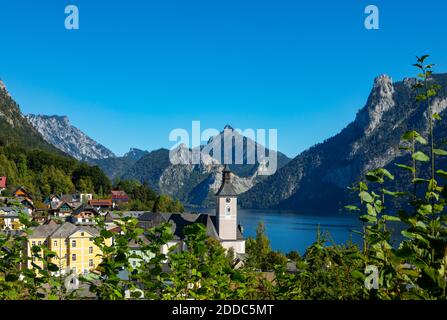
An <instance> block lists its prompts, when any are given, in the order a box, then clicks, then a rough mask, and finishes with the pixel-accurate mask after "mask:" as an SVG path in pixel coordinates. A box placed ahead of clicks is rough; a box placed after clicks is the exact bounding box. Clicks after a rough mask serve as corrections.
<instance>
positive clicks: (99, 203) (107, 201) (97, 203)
mask: <svg viewBox="0 0 447 320" xmlns="http://www.w3.org/2000/svg"><path fill="white" fill-rule="evenodd" d="M88 203H89V204H90V205H91V206H112V199H104V200H90V201H89V202H88Z"/></svg>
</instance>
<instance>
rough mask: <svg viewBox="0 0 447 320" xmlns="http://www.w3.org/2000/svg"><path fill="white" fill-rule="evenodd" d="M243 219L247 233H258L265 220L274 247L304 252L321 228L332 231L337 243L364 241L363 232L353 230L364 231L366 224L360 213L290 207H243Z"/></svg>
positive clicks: (246, 235) (331, 233) (358, 242)
mask: <svg viewBox="0 0 447 320" xmlns="http://www.w3.org/2000/svg"><path fill="white" fill-rule="evenodd" d="M238 218H239V223H240V224H241V225H242V226H243V228H244V236H245V237H248V236H253V237H254V236H255V235H256V227H257V225H258V223H259V222H260V221H263V222H264V224H265V228H266V233H267V236H268V238H269V239H270V243H271V246H272V248H273V249H274V250H280V251H282V252H285V253H287V252H289V251H292V250H296V251H298V252H300V253H304V251H305V250H306V248H307V247H309V246H310V245H311V244H312V243H314V242H315V240H316V239H317V230H318V228H320V231H328V232H329V234H330V236H331V238H332V239H333V241H334V242H335V243H337V244H342V243H345V242H347V241H349V240H351V241H352V242H354V243H357V244H359V245H360V244H361V242H362V239H361V236H360V235H358V234H356V233H353V232H352V230H357V231H361V230H362V224H361V222H360V221H359V220H358V216H357V215H354V214H352V215H350V214H347V213H336V214H333V215H303V214H298V213H296V212H290V211H277V210H276V211H273V210H239V211H238Z"/></svg>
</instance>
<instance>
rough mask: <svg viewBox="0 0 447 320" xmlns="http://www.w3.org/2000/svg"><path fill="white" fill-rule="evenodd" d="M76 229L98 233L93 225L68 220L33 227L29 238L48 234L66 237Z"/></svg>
mask: <svg viewBox="0 0 447 320" xmlns="http://www.w3.org/2000/svg"><path fill="white" fill-rule="evenodd" d="M77 231H85V232H88V233H89V234H91V235H93V236H97V235H99V231H98V230H97V229H95V228H93V227H87V226H76V225H74V224H72V223H70V222H65V223H63V224H62V225H59V224H44V225H41V226H38V227H36V228H34V229H33V233H32V235H31V236H30V237H29V238H30V239H36V238H48V237H49V236H51V237H55V238H68V237H69V236H71V235H72V234H73V233H75V232H77Z"/></svg>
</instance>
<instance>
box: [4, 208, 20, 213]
mask: <svg viewBox="0 0 447 320" xmlns="http://www.w3.org/2000/svg"><path fill="white" fill-rule="evenodd" d="M0 211H3V212H6V213H17V210H16V209H15V208H12V207H0Z"/></svg>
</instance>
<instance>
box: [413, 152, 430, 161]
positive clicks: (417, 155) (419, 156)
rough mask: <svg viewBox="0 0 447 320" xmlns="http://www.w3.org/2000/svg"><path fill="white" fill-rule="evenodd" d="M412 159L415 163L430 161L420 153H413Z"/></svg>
mask: <svg viewBox="0 0 447 320" xmlns="http://www.w3.org/2000/svg"><path fill="white" fill-rule="evenodd" d="M413 159H414V160H416V161H422V162H427V161H429V160H430V158H429V157H428V156H427V155H426V154H425V153H423V152H422V151H418V152H416V153H414V154H413Z"/></svg>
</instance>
